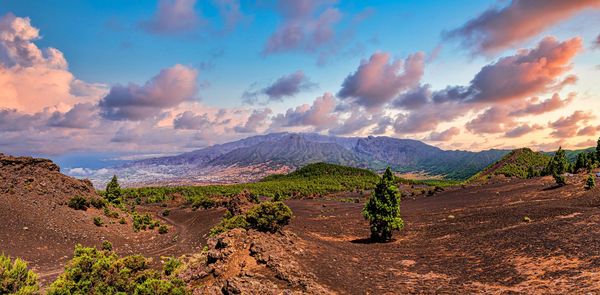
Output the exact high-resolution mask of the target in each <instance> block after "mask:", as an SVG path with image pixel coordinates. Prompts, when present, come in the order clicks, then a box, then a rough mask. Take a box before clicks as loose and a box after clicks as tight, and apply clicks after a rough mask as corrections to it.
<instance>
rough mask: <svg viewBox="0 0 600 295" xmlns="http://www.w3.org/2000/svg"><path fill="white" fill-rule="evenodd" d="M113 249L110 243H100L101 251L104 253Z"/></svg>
mask: <svg viewBox="0 0 600 295" xmlns="http://www.w3.org/2000/svg"><path fill="white" fill-rule="evenodd" d="M112 249H113V247H112V243H111V242H109V241H104V242H102V250H106V251H112Z"/></svg>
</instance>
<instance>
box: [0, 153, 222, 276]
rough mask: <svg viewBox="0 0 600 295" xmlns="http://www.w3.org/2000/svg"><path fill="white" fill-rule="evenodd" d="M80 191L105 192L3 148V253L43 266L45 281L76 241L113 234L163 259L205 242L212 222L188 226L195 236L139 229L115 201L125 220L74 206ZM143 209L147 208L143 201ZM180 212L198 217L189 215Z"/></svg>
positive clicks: (119, 243) (94, 241) (127, 248)
mask: <svg viewBox="0 0 600 295" xmlns="http://www.w3.org/2000/svg"><path fill="white" fill-rule="evenodd" d="M75 196H80V197H84V198H86V199H88V200H89V199H92V198H99V196H98V194H97V193H96V190H95V189H94V187H93V186H92V184H91V183H90V182H89V181H84V180H78V179H74V178H71V177H68V176H66V175H63V174H62V173H60V168H59V167H58V166H57V165H56V164H54V163H53V162H52V161H50V160H47V159H37V158H31V157H11V156H7V155H3V154H0V216H2V220H1V222H0V253H2V252H3V253H6V254H9V255H11V256H16V257H21V258H23V259H25V260H26V261H28V262H29V263H31V264H33V265H34V266H35V267H36V268H37V269H40V270H41V271H40V272H39V274H40V276H41V278H42V280H43V281H44V280H47V279H50V278H53V277H55V276H56V275H57V274H58V273H60V272H61V271H62V269H63V266H64V263H65V262H66V261H67V259H68V257H70V256H71V255H72V254H73V249H74V247H75V245H76V244H83V245H86V246H98V245H101V244H102V242H103V241H105V240H108V241H110V242H112V243H113V245H114V246H115V247H116V248H118V249H119V250H118V252H119V253H123V254H134V253H136V254H137V253H145V254H146V255H149V256H152V257H155V258H157V259H158V258H160V255H162V254H163V253H164V254H168V255H180V254H182V253H183V252H182V250H180V249H181V248H185V251H186V252H189V251H190V250H191V248H192V246H191V245H195V244H194V243H198V244H197V245H198V246H199V240H200V239H202V235H203V234H206V233H207V232H208V230H209V229H210V227H211V226H212V224H210V223H205V224H198V225H196V226H195V227H194V228H193V229H192V230H190V231H188V232H189V234H190V236H188V235H187V233H188V232H186V233H175V232H173V233H167V234H164V235H159V234H158V233H157V232H156V231H140V232H135V231H134V229H133V227H132V219H131V216H132V215H131V213H125V212H123V211H121V210H117V209H116V208H112V207H111V209H110V210H112V211H114V212H118V213H119V214H120V218H124V220H125V224H121V223H120V222H119V218H109V217H107V216H106V214H105V212H103V210H101V209H96V208H93V207H91V206H90V207H89V208H87V210H75V209H73V208H70V207H69V206H68V203H69V200H70V199H71V198H72V197H75ZM137 210H141V211H144V210H147V209H146V208H144V207H143V206H138V209H137ZM214 213H215V214H213V213H212V212H210V211H208V212H205V214H206V215H207V216H213V217H214V218H218V217H220V216H221V215H222V213H221V212H220V211H216V212H214ZM113 214H114V213H113ZM179 216H182V217H181V219H182V220H186V222H193V220H189V216H186V215H183V214H180V215H179ZM95 217H98V218H100V220H102V222H103V224H102V225H101V226H97V225H95V224H94V222H93V219H94V218H95ZM177 217H178V216H177V215H175V216H173V217H172V218H177ZM178 236H179V237H180V238H181V239H180V240H177V238H178ZM174 238H175V240H174ZM184 239H185V240H184ZM166 251H169V252H168V253H166ZM157 261H159V260H157Z"/></svg>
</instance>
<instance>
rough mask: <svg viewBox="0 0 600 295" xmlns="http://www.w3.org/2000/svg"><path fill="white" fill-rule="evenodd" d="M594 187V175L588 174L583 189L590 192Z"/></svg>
mask: <svg viewBox="0 0 600 295" xmlns="http://www.w3.org/2000/svg"><path fill="white" fill-rule="evenodd" d="M594 187H596V178H595V177H594V175H592V174H590V175H588V178H587V180H586V182H585V188H586V189H588V190H590V189H593V188H594Z"/></svg>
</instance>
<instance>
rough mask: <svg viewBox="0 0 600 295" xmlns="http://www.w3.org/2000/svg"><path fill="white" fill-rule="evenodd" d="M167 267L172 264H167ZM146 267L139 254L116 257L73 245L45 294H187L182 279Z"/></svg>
mask: <svg viewBox="0 0 600 295" xmlns="http://www.w3.org/2000/svg"><path fill="white" fill-rule="evenodd" d="M169 267H173V265H170V266H169ZM173 271H174V269H170V270H168V271H163V274H161V272H158V271H155V270H153V269H150V267H149V266H148V260H147V259H146V258H145V257H143V256H141V255H132V256H125V257H119V256H118V255H117V254H115V253H114V252H112V251H110V250H98V249H96V248H87V247H82V246H81V245H77V246H76V247H75V254H74V257H73V259H72V260H71V261H69V262H68V264H67V266H66V267H65V270H64V272H63V273H62V274H61V275H60V276H59V277H58V279H56V281H54V282H53V283H52V285H50V287H49V288H48V290H47V293H48V295H63V294H138V295H146V294H147V295H150V294H154V295H183V294H189V292H188V290H187V289H186V287H185V283H184V282H183V281H182V280H180V279H178V278H175V277H172V276H169V275H166V273H167V272H168V273H173Z"/></svg>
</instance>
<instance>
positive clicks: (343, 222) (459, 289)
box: [288, 178, 600, 294]
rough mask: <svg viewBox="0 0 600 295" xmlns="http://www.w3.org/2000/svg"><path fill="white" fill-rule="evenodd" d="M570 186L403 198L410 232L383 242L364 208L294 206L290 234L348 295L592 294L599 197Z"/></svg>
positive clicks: (546, 182)
mask: <svg viewBox="0 0 600 295" xmlns="http://www.w3.org/2000/svg"><path fill="white" fill-rule="evenodd" d="M571 181H572V182H574V183H573V184H571V185H568V186H566V187H561V188H553V187H552V180H551V178H540V179H536V180H513V181H510V180H507V181H500V182H499V183H496V184H489V185H485V186H474V187H467V188H465V189H456V190H452V191H447V192H442V193H439V194H436V195H434V196H431V197H422V198H418V199H405V200H403V202H402V205H401V206H402V208H401V210H402V216H403V218H404V221H405V224H406V226H405V229H404V230H403V231H402V232H400V233H398V234H396V236H395V238H396V240H395V241H393V242H391V243H387V244H372V243H369V241H368V240H366V239H365V238H366V237H368V236H369V231H368V225H367V223H366V222H364V221H363V220H362V219H361V218H360V217H361V216H360V211H361V209H362V204H353V203H341V202H335V201H329V202H324V201H314V200H312V201H308V200H298V201H290V202H288V203H289V205H290V207H291V208H292V210H293V211H294V213H295V215H296V218H295V219H294V221H293V222H292V225H291V231H293V232H294V233H296V234H297V235H298V236H300V237H301V238H302V239H303V240H305V241H306V247H305V249H307V251H306V252H304V254H303V255H302V257H301V259H299V261H301V262H303V263H304V266H305V268H306V269H307V270H308V271H311V272H313V273H314V274H315V275H316V277H317V279H318V281H319V282H320V283H322V284H324V285H326V286H330V287H331V289H333V290H336V291H338V292H340V293H342V294H383V293H389V294H392V293H396V294H406V293H428V294H431V293H452V294H456V293H465V292H468V293H473V292H476V293H527V294H531V293H546V294H566V293H570V294H573V293H578V294H584V293H586V294H595V293H598V292H600V227H599V225H600V191H598V190H597V189H596V190H593V191H588V192H585V191H584V190H583V178H581V179H579V178H578V179H572V180H571ZM525 217H529V219H530V220H531V221H530V222H526V221H525V220H524V218H525Z"/></svg>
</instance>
